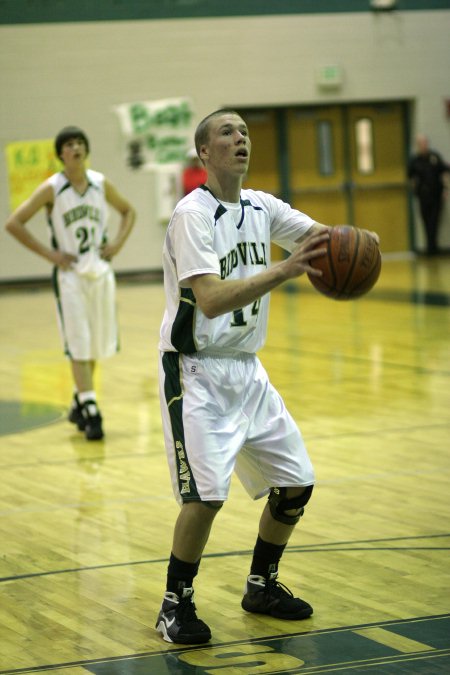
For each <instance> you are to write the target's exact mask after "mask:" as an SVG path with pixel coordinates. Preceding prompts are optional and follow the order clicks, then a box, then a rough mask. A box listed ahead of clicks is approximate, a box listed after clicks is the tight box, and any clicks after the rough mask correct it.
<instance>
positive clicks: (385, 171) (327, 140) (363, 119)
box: [240, 102, 412, 252]
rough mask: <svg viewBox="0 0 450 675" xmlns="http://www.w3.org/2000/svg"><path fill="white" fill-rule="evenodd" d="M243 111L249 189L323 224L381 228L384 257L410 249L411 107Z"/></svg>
mask: <svg viewBox="0 0 450 675" xmlns="http://www.w3.org/2000/svg"><path fill="white" fill-rule="evenodd" d="M240 112H241V114H242V115H243V117H244V119H245V120H246V122H247V124H248V126H249V132H250V138H251V140H252V158H251V162H250V169H249V174H248V177H247V180H246V183H245V184H246V185H249V186H251V187H253V188H256V189H261V190H266V191H268V192H272V193H273V194H275V195H277V196H279V197H280V198H282V199H284V200H286V201H288V202H289V203H290V204H292V206H294V207H295V208H297V209H299V210H300V211H303V212H305V213H307V214H308V215H310V216H311V217H312V218H314V220H316V221H318V222H322V223H325V224H327V225H338V224H350V225H356V226H358V227H364V228H367V229H373V230H376V231H377V232H378V233H379V235H380V239H381V247H382V250H383V252H393V251H395V252H397V251H407V250H409V249H410V248H411V244H412V242H410V236H409V225H408V223H409V209H408V185H407V178H406V166H407V134H406V129H407V124H406V121H407V117H406V113H407V111H406V104H404V103H403V102H394V103H382V104H381V103H376V104H364V105H353V104H348V105H336V106H314V107H301V108H294V107H292V108H277V109H258V110H242V111H240Z"/></svg>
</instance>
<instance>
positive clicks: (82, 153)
mask: <svg viewBox="0 0 450 675" xmlns="http://www.w3.org/2000/svg"><path fill="white" fill-rule="evenodd" d="M86 156H87V149H86V144H85V142H84V140H83V139H82V138H69V140H68V141H66V142H65V143H63V145H62V147H61V156H60V158H61V161H62V162H63V163H64V164H71V163H73V162H83V161H84V160H85V159H86Z"/></svg>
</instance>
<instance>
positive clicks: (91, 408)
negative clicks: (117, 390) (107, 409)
mask: <svg viewBox="0 0 450 675" xmlns="http://www.w3.org/2000/svg"><path fill="white" fill-rule="evenodd" d="M82 413H83V418H84V434H85V436H86V438H87V440H88V441H100V440H101V439H102V438H103V436H104V435H105V434H104V433H103V425H102V423H103V418H102V416H101V414H100V411H99V409H98V408H97V404H96V403H95V401H85V403H83V406H82Z"/></svg>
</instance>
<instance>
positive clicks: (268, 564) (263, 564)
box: [250, 536, 286, 578]
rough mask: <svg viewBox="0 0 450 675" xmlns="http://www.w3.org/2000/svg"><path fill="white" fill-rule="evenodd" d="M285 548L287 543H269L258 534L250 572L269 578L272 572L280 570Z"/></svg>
mask: <svg viewBox="0 0 450 675" xmlns="http://www.w3.org/2000/svg"><path fill="white" fill-rule="evenodd" d="M285 548H286V544H281V545H278V544H269V543H268V542H267V541H263V540H262V539H261V537H259V536H258V539H257V540H256V545H255V548H254V550H253V559H252V566H251V568H250V574H258V575H259V576H261V577H266V578H268V577H269V575H270V574H273V573H275V572H278V563H279V562H280V559H281V556H282V555H283V551H284V549H285Z"/></svg>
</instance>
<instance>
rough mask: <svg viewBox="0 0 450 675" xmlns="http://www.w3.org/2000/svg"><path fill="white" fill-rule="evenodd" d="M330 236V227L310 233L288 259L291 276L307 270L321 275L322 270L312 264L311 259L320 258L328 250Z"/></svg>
mask: <svg viewBox="0 0 450 675" xmlns="http://www.w3.org/2000/svg"><path fill="white" fill-rule="evenodd" d="M329 238H330V234H329V228H326V227H324V229H323V230H322V229H321V230H320V231H317V230H315V231H314V232H313V234H308V235H307V236H306V237H305V238H304V239H303V241H301V243H299V245H298V246H297V248H296V249H294V251H293V252H292V253H291V255H290V256H289V258H288V259H287V260H286V264H287V265H288V268H289V278H293V277H299V276H301V275H302V274H305V272H307V273H308V274H311V275H312V276H317V277H320V276H321V275H322V272H321V270H319V269H316V268H314V267H312V266H311V261H312V260H314V259H315V258H320V257H321V256H323V255H325V254H326V252H327V241H328V239H329Z"/></svg>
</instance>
